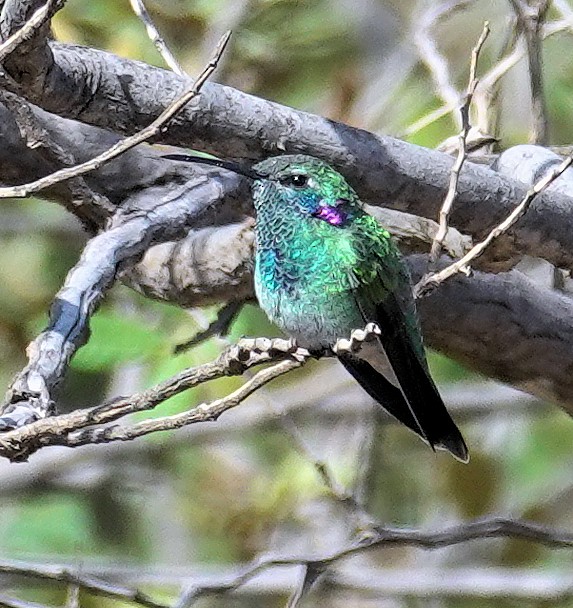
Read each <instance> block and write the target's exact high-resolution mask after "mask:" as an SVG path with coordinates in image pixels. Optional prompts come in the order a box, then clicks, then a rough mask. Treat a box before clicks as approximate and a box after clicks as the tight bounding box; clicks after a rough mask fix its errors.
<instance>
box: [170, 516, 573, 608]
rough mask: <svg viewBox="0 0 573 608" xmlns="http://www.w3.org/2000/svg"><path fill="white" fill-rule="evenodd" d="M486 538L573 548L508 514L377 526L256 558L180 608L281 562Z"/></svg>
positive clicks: (560, 534)
mask: <svg viewBox="0 0 573 608" xmlns="http://www.w3.org/2000/svg"><path fill="white" fill-rule="evenodd" d="M487 538H517V539H522V540H527V541H529V542H534V543H539V544H543V545H546V546H548V547H550V548H553V549H560V548H567V549H571V548H573V533H571V532H565V531H561V530H556V529H554V528H551V527H548V526H542V525H539V524H534V523H531V522H527V521H520V520H513V519H506V518H498V517H494V518H485V519H480V520H475V521H471V522H467V523H463V524H459V525H456V526H452V527H450V528H445V529H444V530H439V531H429V532H423V531H420V530H413V529H406V528H391V527H382V526H380V527H378V528H377V529H376V530H375V531H374V532H373V533H372V535H371V536H369V537H366V538H362V539H361V540H360V541H358V542H356V543H354V544H350V545H349V546H347V547H344V548H342V549H340V550H337V551H334V552H331V553H326V554H321V555H305V556H289V557H283V556H280V557H268V558H264V559H259V560H255V561H254V562H252V563H251V564H249V565H248V566H246V567H245V568H244V569H243V570H242V571H241V572H239V573H238V574H237V575H235V576H233V577H230V578H229V579H228V580H226V581H223V582H221V583H218V584H209V585H197V586H195V587H193V588H192V589H191V588H189V589H188V590H186V592H184V593H183V594H182V595H181V597H180V599H179V602H178V603H177V604H176V607H177V608H183V607H186V608H187V607H189V606H191V605H192V603H193V602H194V601H195V600H196V599H199V598H200V597H202V596H205V595H209V594H214V593H224V592H228V591H233V590H235V589H237V588H238V587H240V586H241V585H243V584H245V583H246V582H248V581H249V580H251V579H252V578H254V577H255V576H256V575H257V574H259V573H260V572H263V571H265V570H267V569H269V568H274V567H280V566H305V567H306V566H308V565H312V567H313V568H321V569H324V568H325V567H327V566H331V565H333V564H336V563H337V562H339V561H341V560H343V559H345V558H347V557H351V556H353V555H356V554H358V553H361V552H363V551H365V550H367V549H372V548H375V547H381V546H388V545H391V546H412V547H419V548H422V549H429V550H433V549H441V548H444V547H449V546H452V545H457V544H461V543H465V542H469V541H473V540H483V539H487Z"/></svg>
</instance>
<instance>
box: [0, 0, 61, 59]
mask: <svg viewBox="0 0 573 608" xmlns="http://www.w3.org/2000/svg"><path fill="white" fill-rule="evenodd" d="M63 5H64V0H48V1H47V2H46V4H44V5H43V6H41V7H40V8H39V9H37V10H36V11H35V12H34V13H33V14H32V16H31V17H30V18H29V19H28V20H27V21H26V23H24V25H23V26H22V27H21V28H20V29H19V30H18V31H17V32H14V33H13V34H12V35H11V36H10V37H9V38H7V39H6V40H5V41H4V42H3V43H2V44H0V63H2V62H3V61H4V60H5V59H6V57H8V55H10V53H12V52H14V51H15V50H16V48H17V47H18V45H19V44H20V43H22V42H24V40H27V39H28V38H30V37H31V36H32V35H33V34H34V33H35V32H36V30H38V29H39V28H40V27H42V25H44V23H46V21H48V19H50V17H51V16H52V15H53V12H52V11H53V9H55V10H57V9H59V8H61V7H62V6H63ZM55 10H54V12H55Z"/></svg>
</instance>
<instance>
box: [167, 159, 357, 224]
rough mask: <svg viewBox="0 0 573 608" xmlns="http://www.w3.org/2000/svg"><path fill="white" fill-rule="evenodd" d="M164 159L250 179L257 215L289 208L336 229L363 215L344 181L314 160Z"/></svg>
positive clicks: (320, 162) (273, 213)
mask: <svg viewBox="0 0 573 608" xmlns="http://www.w3.org/2000/svg"><path fill="white" fill-rule="evenodd" d="M164 158H168V159H171V160H179V161H184V162H195V163H199V164H208V165H215V166H217V167H221V168H223V169H228V170H229V171H233V172H235V173H239V174H240V175H244V176H245V177H248V178H249V179H251V180H253V187H252V190H253V201H254V205H255V209H256V210H257V213H261V212H264V213H265V215H267V214H272V215H281V212H282V210H285V208H287V207H288V208H289V210H290V211H292V210H295V211H296V212H298V213H299V214H300V216H301V217H307V218H317V219H319V220H323V221H325V222H328V223H329V224H330V225H332V226H344V225H346V224H347V223H348V222H349V221H351V220H352V218H353V217H355V216H356V215H357V214H360V213H361V204H360V200H359V198H358V195H357V194H356V192H355V191H354V190H353V188H352V187H351V186H350V185H349V184H348V182H347V181H346V180H345V179H344V177H343V176H342V175H341V174H340V173H338V171H336V170H335V169H333V168H332V167H331V166H330V165H329V164H327V163H325V162H324V161H322V160H320V159H318V158H315V157H313V156H306V155H303V154H285V155H282V156H275V157H272V158H268V159H266V160H263V161H261V162H260V163H258V164H256V165H254V166H253V167H246V166H243V165H240V164H237V163H234V162H231V161H225V160H220V159H216V158H202V157H197V156H190V155H181V154H167V155H165V156H164Z"/></svg>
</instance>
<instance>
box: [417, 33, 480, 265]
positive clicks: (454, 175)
mask: <svg viewBox="0 0 573 608" xmlns="http://www.w3.org/2000/svg"><path fill="white" fill-rule="evenodd" d="M489 31H490V30H489V22H488V21H486V22H485V23H484V25H483V30H482V33H481V35H480V37H479V39H478V41H477V43H476V45H475V46H474V48H473V50H472V56H471V63H470V76H469V81H468V88H467V92H466V95H465V98H464V103H463V104H462V107H461V108H460V114H461V118H462V130H461V131H460V133H459V136H458V139H459V145H458V155H457V158H456V162H455V163H454V165H453V167H452V170H451V173H450V185H449V187H448V192H447V194H446V198H445V199H444V203H443V204H442V207H441V209H440V219H439V227H438V232H437V233H436V236H435V237H434V241H433V242H432V248H431V251H430V260H429V268H430V270H431V271H432V272H433V271H434V270H435V264H436V261H437V259H438V257H439V256H440V252H441V251H442V247H443V244H444V240H445V238H446V235H447V234H448V220H449V218H450V212H451V209H452V205H453V202H454V200H455V198H456V194H457V190H458V181H459V178H460V172H461V170H462V167H463V164H464V162H465V160H466V157H467V151H466V140H467V137H468V133H469V132H470V128H471V125H470V106H471V103H472V99H473V96H474V93H475V90H476V87H477V85H478V82H479V80H478V78H477V76H476V72H477V62H478V59H479V54H480V51H481V49H482V47H483V45H484V43H485V41H486V40H487V37H488V36H489Z"/></svg>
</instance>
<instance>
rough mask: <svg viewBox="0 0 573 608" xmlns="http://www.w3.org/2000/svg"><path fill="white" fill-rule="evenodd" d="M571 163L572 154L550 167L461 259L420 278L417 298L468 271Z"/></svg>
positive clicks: (416, 291)
mask: <svg viewBox="0 0 573 608" xmlns="http://www.w3.org/2000/svg"><path fill="white" fill-rule="evenodd" d="M572 163H573V155H570V156H568V157H567V158H566V159H565V160H564V161H563V162H562V163H561V164H560V165H559V166H558V167H555V168H554V169H552V170H551V171H550V172H549V173H547V174H546V175H545V176H544V177H543V178H541V179H540V180H539V181H538V182H537V183H536V184H534V185H533V186H532V187H531V188H530V189H529V190H528V191H527V194H526V195H525V196H524V197H523V199H522V201H521V202H520V203H519V205H517V207H516V208H515V209H514V210H513V211H512V212H511V213H510V214H509V215H508V216H507V217H506V218H505V220H503V222H501V223H500V224H498V225H497V226H496V227H495V228H493V230H491V232H490V233H489V234H488V235H487V236H486V238H485V239H484V240H483V241H481V242H479V243H478V244H477V245H474V246H473V247H472V248H471V249H470V250H469V251H468V253H466V255H464V256H463V257H462V258H461V259H459V260H457V261H456V262H454V263H453V264H450V265H449V266H447V267H446V268H444V269H443V270H440V272H436V273H433V274H431V275H428V276H426V277H424V278H423V279H422V280H420V282H419V283H418V284H417V285H416V287H415V288H414V295H415V297H416V298H419V297H422V296H425V295H428V293H430V292H431V291H432V290H433V289H434V288H435V287H437V286H438V285H439V284H440V283H443V282H444V281H445V280H446V279H449V278H450V277H451V276H453V275H455V274H457V273H458V272H466V273H467V272H468V271H469V267H468V265H469V264H470V262H472V261H473V260H474V259H475V258H477V257H478V256H480V255H481V254H482V253H483V252H484V251H485V249H486V248H487V247H488V246H489V245H490V243H491V242H492V241H494V240H495V239H496V238H498V237H499V236H501V235H502V234H504V233H505V232H507V230H509V228H511V226H513V224H515V222H517V220H518V219H519V218H520V217H522V216H523V215H524V214H525V212H526V211H527V210H528V209H529V207H530V205H531V203H532V202H533V200H534V199H535V197H536V196H537V195H538V194H539V193H540V192H543V190H545V189H546V188H547V187H548V186H549V185H550V184H552V183H553V182H554V181H555V180H556V179H557V178H558V177H559V176H560V175H561V174H562V173H563V172H564V171H565V170H566V169H568V168H569V167H570V166H571V164H572Z"/></svg>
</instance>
